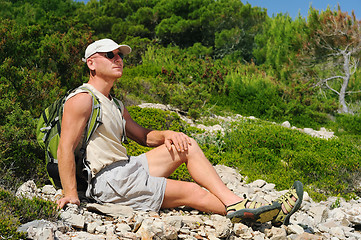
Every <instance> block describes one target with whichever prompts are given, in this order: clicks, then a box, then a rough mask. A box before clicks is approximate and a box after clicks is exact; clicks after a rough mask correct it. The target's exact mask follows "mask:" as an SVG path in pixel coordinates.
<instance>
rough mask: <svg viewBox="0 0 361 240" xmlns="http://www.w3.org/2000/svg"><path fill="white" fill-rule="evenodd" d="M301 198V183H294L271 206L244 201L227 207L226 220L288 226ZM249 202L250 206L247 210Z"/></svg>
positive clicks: (299, 204)
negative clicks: (284, 209) (283, 207)
mask: <svg viewBox="0 0 361 240" xmlns="http://www.w3.org/2000/svg"><path fill="white" fill-rule="evenodd" d="M292 196H294V197H295V198H296V199H297V200H296V202H295V201H294V200H293V199H292ZM302 198H303V186H302V183H301V182H299V181H296V182H295V183H294V184H293V186H292V187H291V189H290V190H289V191H288V192H287V193H286V194H284V195H282V196H281V197H279V198H278V199H276V200H275V201H273V202H272V204H268V205H263V206H262V204H261V203H257V202H253V201H250V200H248V199H244V200H242V201H240V202H238V203H235V204H233V205H229V206H227V207H226V210H227V218H230V219H231V221H232V222H233V223H237V222H241V221H245V222H259V223H265V222H268V221H272V224H274V226H280V225H282V223H283V224H285V225H288V224H289V219H290V217H291V215H292V214H293V213H295V212H296V211H297V210H298V209H299V208H300V206H301V202H302ZM249 202H251V204H250V206H249V207H248V208H247V207H246V206H247V204H248V203H249ZM282 204H284V206H285V208H286V210H287V213H285V212H283V210H282Z"/></svg>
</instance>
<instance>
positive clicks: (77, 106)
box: [64, 92, 93, 114]
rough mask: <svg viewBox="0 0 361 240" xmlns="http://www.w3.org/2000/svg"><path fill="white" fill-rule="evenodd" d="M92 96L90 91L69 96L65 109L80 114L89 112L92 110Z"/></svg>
mask: <svg viewBox="0 0 361 240" xmlns="http://www.w3.org/2000/svg"><path fill="white" fill-rule="evenodd" d="M92 104H93V100H92V96H91V94H89V93H88V92H80V93H77V94H76V95H74V96H72V97H71V98H69V99H68V100H67V101H66V102H65V105H64V111H66V110H67V109H69V110H72V111H74V112H77V113H79V114H82V113H83V114H84V113H89V114H90V112H91V110H92Z"/></svg>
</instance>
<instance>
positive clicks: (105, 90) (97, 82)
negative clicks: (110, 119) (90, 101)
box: [88, 76, 115, 98]
mask: <svg viewBox="0 0 361 240" xmlns="http://www.w3.org/2000/svg"><path fill="white" fill-rule="evenodd" d="M114 82H115V80H113V81H105V80H102V79H99V78H97V77H92V76H91V77H90V78H89V81H88V83H89V84H90V85H92V86H93V87H95V89H96V90H98V91H99V92H101V93H102V94H103V95H104V96H106V97H107V98H110V90H111V89H112V87H113V85H114Z"/></svg>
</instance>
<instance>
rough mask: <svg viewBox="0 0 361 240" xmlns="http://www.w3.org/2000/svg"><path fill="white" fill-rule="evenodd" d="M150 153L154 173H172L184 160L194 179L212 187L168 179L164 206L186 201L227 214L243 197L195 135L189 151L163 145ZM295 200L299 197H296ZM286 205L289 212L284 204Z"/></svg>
mask: <svg viewBox="0 0 361 240" xmlns="http://www.w3.org/2000/svg"><path fill="white" fill-rule="evenodd" d="M146 155H147V159H148V165H149V171H150V174H151V175H152V176H159V177H169V175H170V174H172V173H173V172H174V171H175V170H176V169H177V168H178V167H179V166H180V165H181V164H182V163H185V164H186V165H187V168H188V171H189V173H190V175H191V177H192V178H193V180H194V181H195V182H197V183H198V184H199V185H201V186H203V187H204V188H206V189H207V190H208V191H206V190H205V189H203V188H201V187H200V186H199V185H197V184H195V183H189V182H181V181H174V180H170V179H167V187H166V191H165V196H164V201H163V205H162V207H163V208H170V207H178V206H182V205H186V206H189V207H193V208H195V209H198V210H201V211H205V212H213V213H219V214H225V206H228V205H231V204H234V203H236V202H239V201H242V200H243V199H242V198H241V197H239V196H237V195H235V194H234V193H233V192H232V191H231V190H229V189H228V188H227V186H225V185H224V183H223V182H222V180H221V178H220V177H219V176H218V174H217V172H216V171H215V169H214V168H213V166H212V164H211V163H210V162H209V161H208V159H207V158H206V157H205V155H204V153H203V151H202V150H201V149H200V147H199V146H198V144H197V143H196V142H195V141H194V140H193V139H192V144H191V145H190V146H189V149H188V151H186V152H178V151H176V149H175V148H173V149H172V151H169V150H168V149H167V148H166V147H165V146H164V145H162V146H160V147H158V148H155V149H152V150H151V151H149V152H147V153H146ZM293 200H296V199H295V198H294V197H293ZM248 206H249V205H247V207H248ZM282 209H283V210H284V211H285V212H287V211H286V209H285V207H284V206H283V205H282Z"/></svg>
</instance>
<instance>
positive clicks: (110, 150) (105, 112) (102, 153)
mask: <svg viewBox="0 0 361 240" xmlns="http://www.w3.org/2000/svg"><path fill="white" fill-rule="evenodd" d="M83 86H85V87H87V88H88V89H90V90H91V91H92V92H93V93H94V94H95V95H96V96H97V97H98V99H99V102H100V104H101V110H102V122H103V124H100V125H99V127H98V128H97V129H96V131H95V132H94V133H93V135H92V136H91V138H90V140H89V143H88V146H87V149H86V157H87V161H88V164H89V166H90V169H91V172H92V176H93V177H94V176H95V175H96V174H97V173H98V172H99V171H100V170H101V169H103V168H104V167H106V166H108V165H110V164H112V163H114V162H117V161H124V160H128V155H127V149H126V148H125V147H124V146H123V145H122V134H123V121H125V120H122V119H123V118H122V115H121V112H120V111H119V109H118V107H117V105H116V103H115V102H114V100H113V99H111V100H110V99H109V98H107V97H106V96H104V95H103V94H102V93H101V92H99V91H98V90H97V89H96V88H94V87H93V86H92V85H90V84H88V83H84V84H83ZM81 92H87V91H86V90H82V89H78V90H76V91H75V92H74V93H72V94H70V95H69V97H68V99H69V98H71V97H73V96H75V95H76V94H78V93H81ZM124 126H125V122H124ZM81 144H82V140H81V141H80V143H79V145H81Z"/></svg>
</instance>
